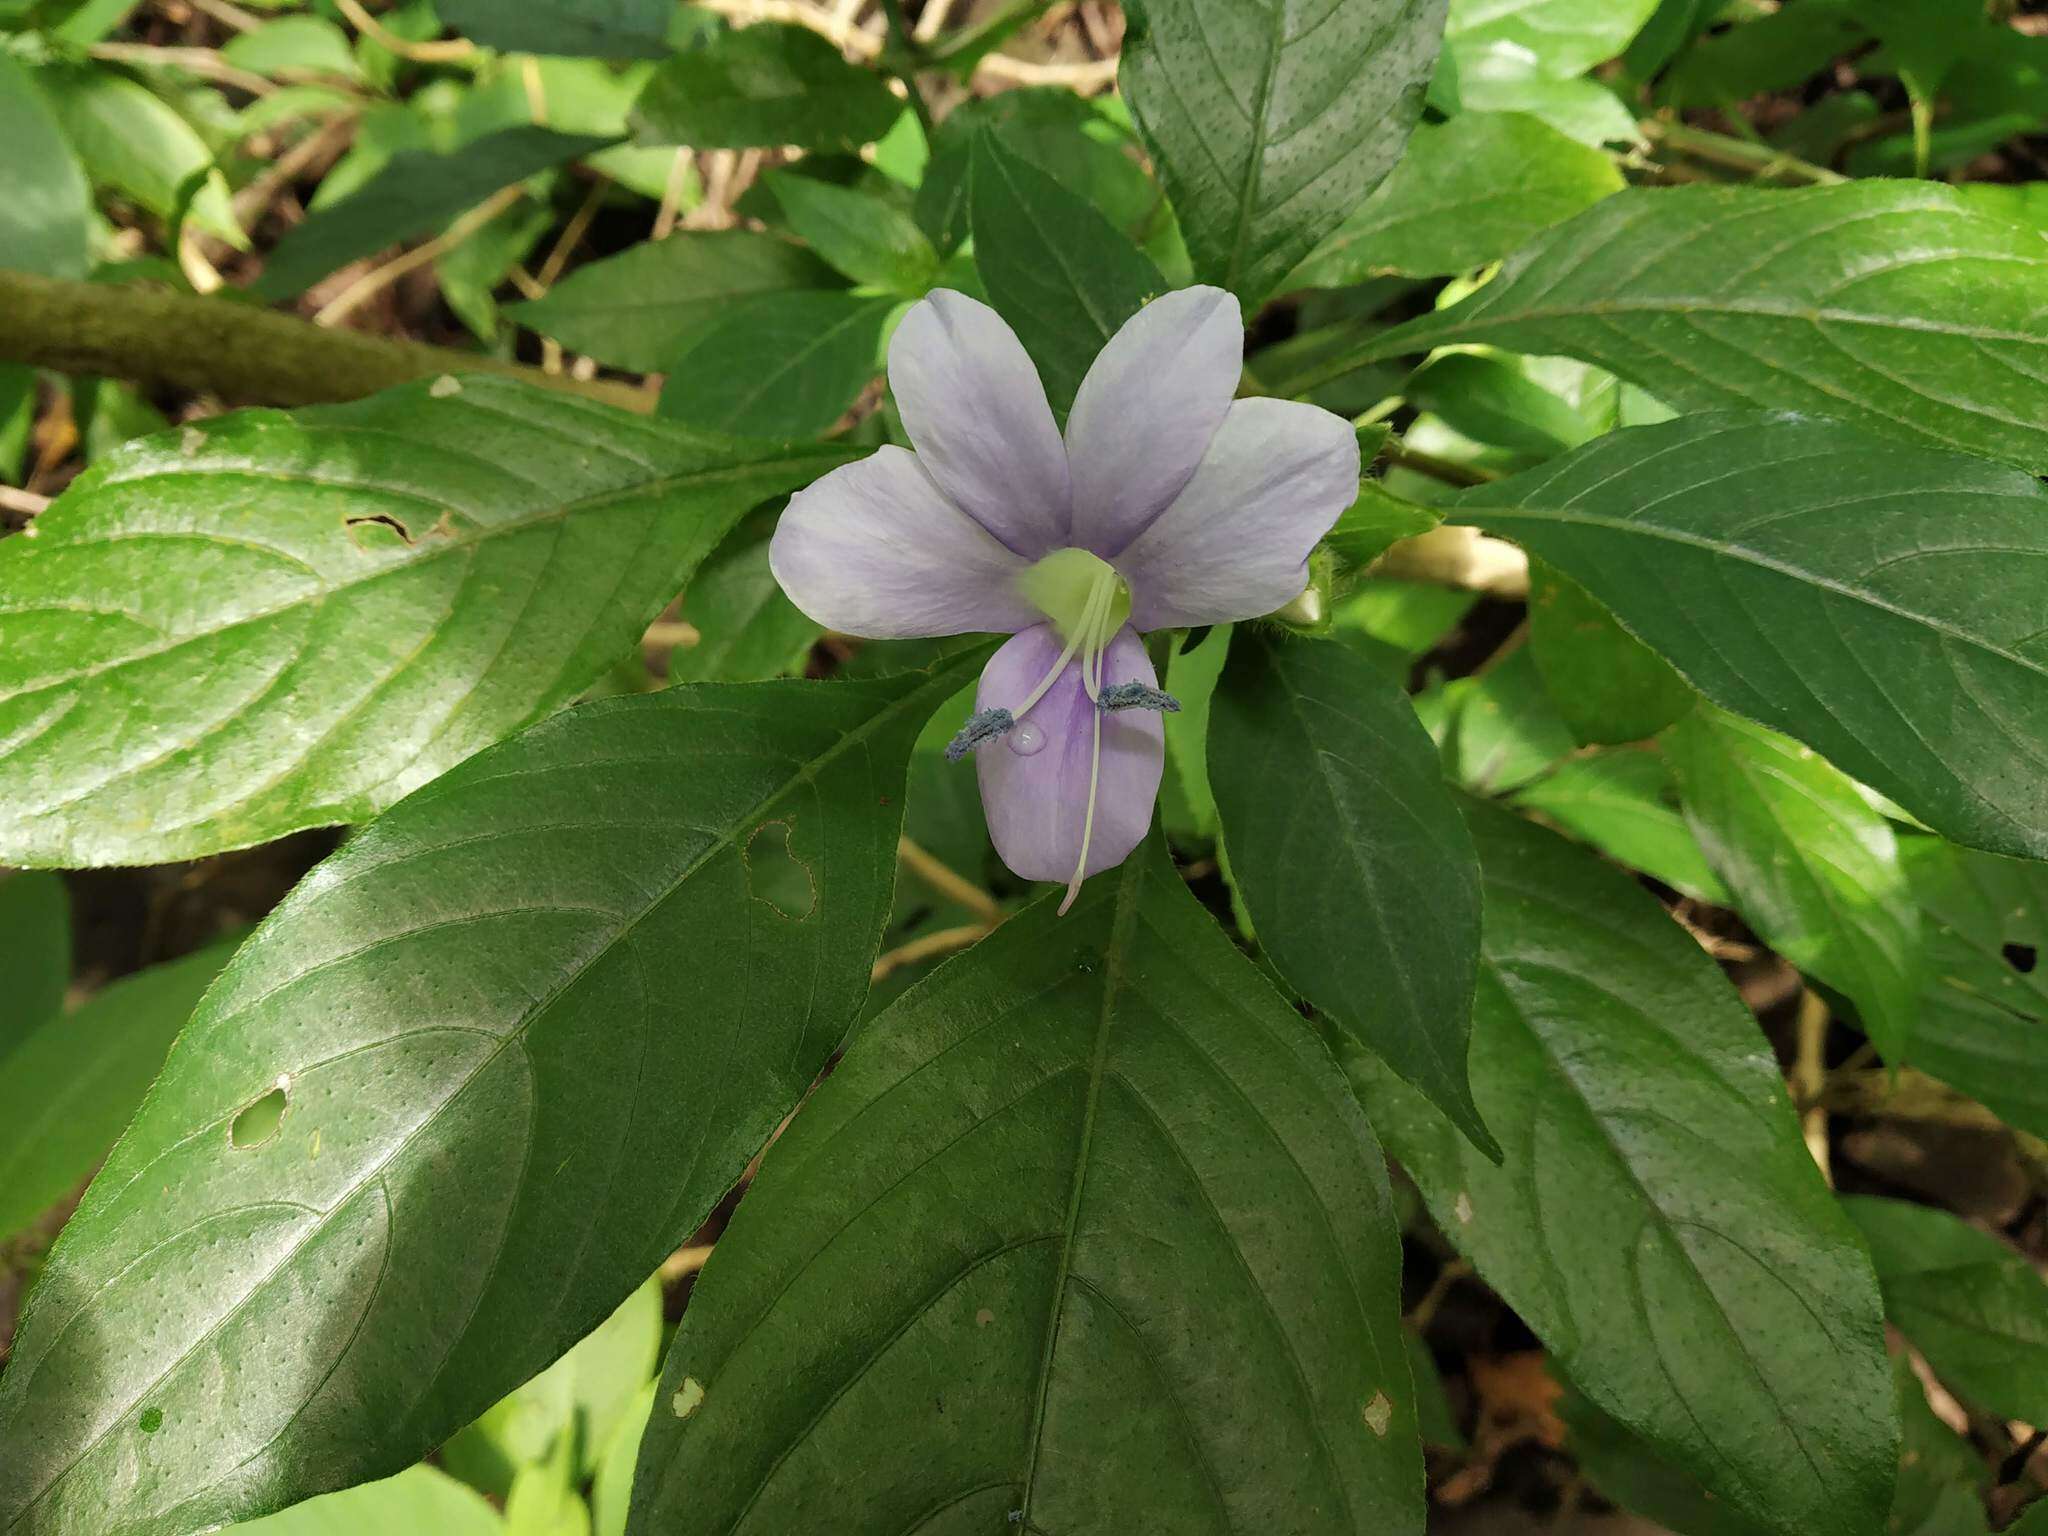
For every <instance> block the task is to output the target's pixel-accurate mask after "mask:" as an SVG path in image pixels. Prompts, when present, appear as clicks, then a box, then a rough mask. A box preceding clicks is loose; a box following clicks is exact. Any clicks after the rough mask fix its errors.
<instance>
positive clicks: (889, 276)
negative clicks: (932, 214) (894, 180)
mask: <svg viewBox="0 0 2048 1536" xmlns="http://www.w3.org/2000/svg"><path fill="white" fill-rule="evenodd" d="M768 185H769V186H770V187H771V188H772V189H773V190H774V192H775V197H776V200H777V201H778V202H780V203H781V204H782V211H783V212H784V213H785V214H787V215H788V216H789V225H790V228H792V229H794V230H795V231H796V232H797V233H798V234H799V235H801V236H803V238H804V240H805V241H806V242H807V243H808V244H809V245H810V247H811V249H812V250H814V251H816V252H817V253H818V254H819V255H820V256H822V257H824V258H825V260H826V261H828V262H830V263H831V264H832V265H833V266H834V267H836V268H837V269H838V270H839V271H841V272H843V273H845V274H846V275H847V276H848V277H850V278H852V279H853V280H854V281H855V282H857V283H870V284H873V285H874V286H875V287H877V288H886V289H888V290H889V291H890V292H891V293H896V294H901V295H903V296H904V297H906V298H916V297H918V296H919V295H920V294H922V293H923V292H924V291H925V290H926V289H927V288H929V287H931V285H932V282H933V280H934V279H935V278H936V277H937V276H938V272H939V253H938V252H937V251H935V250H933V249H932V243H931V241H929V240H927V239H926V238H925V234H924V231H923V230H921V229H919V228H918V227H917V223H916V221H915V220H913V219H912V218H911V217H910V215H909V214H907V213H905V212H903V211H902V210H901V209H899V208H897V207H896V206H895V205H894V204H893V203H889V202H885V201H884V200H883V199H881V198H879V197H876V196H875V195H874V194H873V193H871V192H858V191H855V190H854V189H853V188H851V187H835V186H833V185H832V184H831V183H830V182H827V181H820V180H818V178H817V177H815V176H797V175H792V174H791V173H789V172H787V171H771V172H770V173H769V176H768Z"/></svg>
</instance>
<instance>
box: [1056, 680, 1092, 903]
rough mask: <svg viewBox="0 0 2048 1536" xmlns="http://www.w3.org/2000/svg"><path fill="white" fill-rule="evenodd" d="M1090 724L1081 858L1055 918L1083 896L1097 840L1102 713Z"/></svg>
mask: <svg viewBox="0 0 2048 1536" xmlns="http://www.w3.org/2000/svg"><path fill="white" fill-rule="evenodd" d="M1088 724H1089V726H1090V728H1091V730H1092V731H1093V733H1094V740H1093V742H1092V743H1091V744H1090V746H1089V749H1088V815H1087V818H1086V819H1085V820H1083V821H1082V823H1081V856H1080V857H1079V858H1078V859H1076V860H1074V878H1073V879H1071V880H1069V881H1068V882H1067V894H1066V895H1065V896H1064V897H1062V898H1061V899H1060V905H1059V910H1058V911H1057V912H1056V913H1054V914H1053V915H1054V916H1055V917H1065V916H1066V915H1067V908H1069V907H1071V906H1072V905H1073V904H1074V898H1075V897H1076V896H1078V895H1080V894H1081V882H1082V881H1083V880H1085V879H1086V878H1087V877H1088V845H1089V844H1090V843H1091V842H1093V841H1094V840H1095V788H1096V785H1097V783H1098V782H1099V781H1100V779H1101V777H1102V711H1101V710H1097V711H1095V713H1094V714H1092V715H1090V716H1089V717H1088Z"/></svg>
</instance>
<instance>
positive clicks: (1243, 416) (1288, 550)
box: [1113, 399, 1358, 630]
mask: <svg viewBox="0 0 2048 1536" xmlns="http://www.w3.org/2000/svg"><path fill="white" fill-rule="evenodd" d="M1357 498H1358V437H1357V434H1356V433H1355V432H1353V431H1352V429H1351V424H1350V423H1349V422H1347V421H1345V420H1344V418H1343V417H1341V416H1334V415H1332V414H1331V413H1330V412H1328V411H1326V410H1323V409H1322V408H1321V407H1320V406H1314V405H1306V404H1303V403H1302V402H1300V401H1296V400H1265V399H1258V400H1240V401H1238V402H1237V403H1236V404H1235V405H1233V406H1232V407H1231V408H1230V414H1229V415H1228V416H1226V417H1225V418H1224V420H1223V425H1222V426H1221V427H1219V428H1217V431H1216V437H1215V439H1214V441H1212V442H1211V443H1210V444H1209V452H1208V454H1207V455H1206V456H1205V457H1204V458H1203V460H1202V467H1201V468H1200V469H1198V470H1196V471H1195V478H1194V479H1192V480H1190V481H1189V482H1188V486H1187V489H1186V490H1184V491H1182V492H1181V493H1180V495H1179V496H1178V497H1176V498H1175V500H1174V503H1173V505H1172V506H1170V507H1168V508H1167V509H1166V510H1165V511H1164V512H1162V513H1160V514H1159V516H1158V517H1157V518H1156V519H1154V520H1153V522H1152V525H1151V526H1150V527H1149V528H1147V529H1146V530H1145V531H1144V532H1143V533H1141V534H1140V535H1138V537H1137V538H1136V539H1135V540H1134V541H1133V542H1132V543H1131V546H1130V548H1128V549H1126V550H1125V551H1124V552H1123V553H1122V554H1121V555H1119V556H1117V558H1116V560H1115V561H1114V562H1113V563H1114V564H1115V566H1116V568H1117V569H1118V570H1119V571H1120V572H1122V573H1123V577H1124V579H1125V580H1126V581H1128V582H1129V583H1130V585H1131V623H1132V624H1134V625H1135V626H1137V628H1138V629H1140V630H1152V629H1165V628H1168V627H1169V626H1172V625H1191V624H1224V623H1228V622H1230V621H1232V620H1234V619H1251V618H1257V617H1258V616H1259V615H1261V614H1265V613H1271V612H1272V611H1273V610H1274V609H1275V608H1278V607H1281V606H1282V605H1284V604H1286V603H1288V602H1291V601H1292V600H1293V599H1294V598H1295V597H1296V596H1298V595H1299V594H1300V592H1301V589H1302V587H1303V586H1304V585H1305V584H1306V583H1307V581H1308V557H1309V554H1310V552H1311V551H1313V550H1314V549H1315V547H1316V541H1317V540H1318V539H1320V538H1321V537H1322V536H1323V535H1324V534H1325V533H1327V532H1329V530H1330V525H1331V524H1332V523H1334V522H1336V521H1337V518H1338V516H1339V514H1341V513H1342V512H1343V510H1344V509H1345V508H1346V507H1348V506H1350V505H1351V503H1352V502H1353V501H1355V500H1357Z"/></svg>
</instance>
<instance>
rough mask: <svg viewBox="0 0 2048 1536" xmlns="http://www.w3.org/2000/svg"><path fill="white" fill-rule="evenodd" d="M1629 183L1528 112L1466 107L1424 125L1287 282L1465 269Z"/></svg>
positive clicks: (1327, 283) (1322, 284) (1338, 282)
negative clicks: (1384, 176)
mask: <svg viewBox="0 0 2048 1536" xmlns="http://www.w3.org/2000/svg"><path fill="white" fill-rule="evenodd" d="M1621 188H1622V179H1621V172H1620V171H1618V170H1616V169H1615V166H1614V162H1613V161H1612V160H1610V159H1609V158H1608V157H1607V156H1606V155H1604V154H1602V153H1601V152H1600V151H1599V150H1597V149H1594V148H1591V147H1589V146H1587V145H1585V144H1580V143H1576V142H1574V141H1573V140H1571V139H1569V138H1566V137H1565V136H1564V135H1563V134H1561V133H1559V132H1558V131H1557V130H1556V129H1555V128H1552V127H1550V126H1549V125H1548V124H1546V123H1544V122H1542V121H1540V120H1539V119H1537V118H1534V117H1531V116H1529V115H1528V114H1527V113H1522V112H1461V113H1460V114H1458V116H1456V117H1454V118H1452V119H1451V120H1450V121H1449V122H1447V123H1443V124H1441V125H1438V126H1429V125H1424V126H1422V127H1420V128H1417V129H1416V130H1415V136H1414V137H1413V138H1411V139H1410V140H1409V141H1408V152H1407V154H1405V155H1403V156H1402V157H1401V159H1400V161H1399V163H1398V164H1396V165H1395V167H1394V169H1393V172H1392V173H1391V174H1390V175H1389V176H1388V177H1387V179H1386V180H1385V181H1383V182H1381V183H1380V185H1379V187H1378V189H1377V190H1376V191H1374V193H1373V194H1372V196H1371V197H1369V198H1367V199H1366V200H1365V203H1364V205H1363V206H1362V207H1360V208H1359V210H1358V211H1357V212H1356V213H1354V214H1352V215H1351V217H1350V218H1348V219H1346V220H1345V221H1344V222H1343V223H1342V224H1341V225H1339V226H1338V227H1337V231H1336V233H1335V234H1333V235H1331V236H1330V237H1329V238H1328V239H1327V240H1325V241H1323V243H1322V244H1321V245H1319V246H1317V247H1316V249H1315V251H1314V253H1313V254H1311V255H1310V257H1309V258H1308V260H1306V261H1304V262H1303V263H1302V264H1301V266H1300V267H1299V268H1298V269H1297V270H1296V271H1295V273H1294V275H1293V277H1291V278H1290V279H1289V280H1288V285H1289V286H1291V287H1303V286H1305V287H1316V288H1341V287H1343V286H1344V285H1345V284H1347V283H1359V282H1364V281H1365V280H1366V279H1367V278H1368V277H1371V276H1374V275H1375V274H1377V273H1382V272H1398V273H1403V274H1405V275H1407V276H1410V277H1440V276H1448V275H1449V274H1451V273H1454V272H1463V271H1465V270H1466V269H1468V268H1471V267H1477V266H1481V265H1483V264H1484V263H1486V262H1489V261H1493V260H1495V259H1497V258H1499V257H1502V256H1505V255H1507V253H1508V252H1510V251H1512V250H1514V249H1515V248H1516V247H1517V246H1520V245H1522V244H1524V243H1525V242H1527V241H1529V240H1531V239H1533V238H1534V237H1535V236H1537V235H1539V234H1541V233H1542V232H1543V231H1544V230H1546V229H1549V228H1550V227H1551V226H1552V225H1555V224H1562V223H1563V222H1564V221H1565V220H1566V219H1568V218H1570V217H1571V216H1572V215H1573V214H1575V213H1578V212H1579V211H1581V210H1582V209H1585V208H1588V207H1591V206H1592V205H1593V204H1594V203H1597V202H1599V201H1600V199H1602V198H1604V197H1608V196H1611V195H1612V194H1614V193H1616V192H1619V191H1620V190H1621Z"/></svg>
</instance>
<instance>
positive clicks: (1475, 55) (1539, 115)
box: [1444, 41, 1642, 149]
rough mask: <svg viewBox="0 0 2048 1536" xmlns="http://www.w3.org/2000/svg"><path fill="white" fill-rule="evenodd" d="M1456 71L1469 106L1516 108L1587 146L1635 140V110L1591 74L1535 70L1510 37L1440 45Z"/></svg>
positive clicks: (1468, 108) (1490, 109)
mask: <svg viewBox="0 0 2048 1536" xmlns="http://www.w3.org/2000/svg"><path fill="white" fill-rule="evenodd" d="M1444 56H1445V57H1446V58H1449V59H1451V60H1453V61H1454V62H1455V64H1456V67H1457V72H1458V91H1459V94H1460V96H1461V97H1462V98H1463V100H1464V110H1465V111H1466V112H1468V113H1470V112H1522V113H1526V114H1528V115H1529V116H1530V117H1533V118H1536V119H1537V120H1538V121H1540V122H1543V123H1547V124H1548V125H1549V126H1550V127H1552V128H1555V129H1556V130H1557V131H1558V132H1559V133H1561V134H1563V135H1564V136H1565V137H1566V138H1568V139H1570V140H1572V141H1573V142H1574V143H1578V144H1584V145H1586V146H1587V147H1588V148H1590V149H1600V148H1602V147H1603V146H1605V145H1609V144H1639V143H1641V141H1642V130H1641V129H1640V128H1638V127H1637V126H1636V115H1635V113H1634V112H1633V111H1631V110H1630V109H1629V106H1628V104H1627V103H1625V102H1624V101H1623V100H1622V99H1621V98H1620V97H1619V96H1618V95H1616V94H1615V93H1614V91H1612V90H1611V89H1609V88H1608V87H1607V86H1605V85H1602V84H1601V83H1600V82H1599V81H1597V80H1586V79H1577V80H1559V79H1556V78H1554V77H1553V76H1550V75H1546V74H1541V73H1539V72H1538V71H1537V69H1536V68H1535V60H1534V59H1533V58H1532V57H1531V56H1530V54H1529V52H1528V50H1526V49H1523V48H1517V47H1515V46H1514V45H1513V44H1512V43H1490V44H1483V45H1475V44H1471V43H1462V44H1461V43H1458V42H1456V41H1453V42H1451V43H1449V44H1447V45H1446V46H1445V48H1444Z"/></svg>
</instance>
